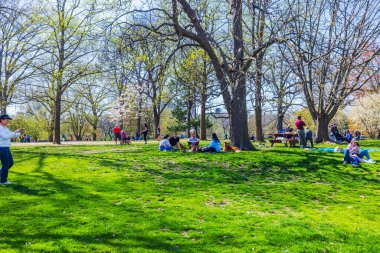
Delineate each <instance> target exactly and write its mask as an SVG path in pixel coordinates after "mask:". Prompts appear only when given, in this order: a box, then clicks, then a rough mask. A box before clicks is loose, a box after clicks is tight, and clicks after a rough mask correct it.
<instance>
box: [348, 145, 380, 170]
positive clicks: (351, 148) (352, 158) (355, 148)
mask: <svg viewBox="0 0 380 253" xmlns="http://www.w3.org/2000/svg"><path fill="white" fill-rule="evenodd" d="M363 157H366V158H367V161H368V162H371V163H374V160H372V159H371V157H370V156H369V153H368V150H362V151H360V145H359V142H358V140H356V139H354V140H352V141H351V143H350V144H348V146H347V149H346V150H344V158H343V164H347V163H352V166H353V167H359V163H361V162H363V161H364V160H363Z"/></svg>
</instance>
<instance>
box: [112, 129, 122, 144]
mask: <svg viewBox="0 0 380 253" xmlns="http://www.w3.org/2000/svg"><path fill="white" fill-rule="evenodd" d="M113 133H114V134H115V143H116V145H117V140H119V141H120V144H121V134H120V133H121V128H120V126H119V125H116V126H115V127H114V128H113Z"/></svg>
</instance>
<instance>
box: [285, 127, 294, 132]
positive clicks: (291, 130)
mask: <svg viewBox="0 0 380 253" xmlns="http://www.w3.org/2000/svg"><path fill="white" fill-rule="evenodd" d="M285 132H287V133H291V132H293V128H291V127H290V125H289V126H288V127H287V128H286V129H285Z"/></svg>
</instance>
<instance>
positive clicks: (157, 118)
mask: <svg viewBox="0 0 380 253" xmlns="http://www.w3.org/2000/svg"><path fill="white" fill-rule="evenodd" d="M153 120H154V137H153V138H154V139H156V137H157V134H158V127H159V126H160V113H159V112H158V108H157V106H156V105H153ZM160 134H161V133H160Z"/></svg>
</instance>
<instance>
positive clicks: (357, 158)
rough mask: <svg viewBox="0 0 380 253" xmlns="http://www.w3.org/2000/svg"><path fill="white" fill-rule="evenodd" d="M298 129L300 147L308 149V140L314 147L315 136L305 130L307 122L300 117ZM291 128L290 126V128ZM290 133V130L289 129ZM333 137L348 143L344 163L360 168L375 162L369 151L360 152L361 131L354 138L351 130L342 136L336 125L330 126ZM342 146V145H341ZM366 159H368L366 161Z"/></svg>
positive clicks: (298, 118)
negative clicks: (367, 163) (361, 164)
mask: <svg viewBox="0 0 380 253" xmlns="http://www.w3.org/2000/svg"><path fill="white" fill-rule="evenodd" d="M295 125H296V128H297V132H298V136H299V138H300V146H301V148H307V147H308V146H307V140H310V141H311V147H313V136H312V133H311V131H310V130H309V129H307V128H306V129H307V130H306V132H305V130H304V127H305V126H306V124H305V122H303V121H302V117H301V116H298V117H297V120H296V123H295ZM289 128H290V126H289ZM287 131H288V129H287ZM291 131H293V129H291V130H290V129H289V132H291ZM330 131H331V135H333V136H334V137H335V138H336V140H338V141H346V142H348V143H349V144H348V146H347V149H344V150H343V151H344V158H343V163H344V164H347V163H351V164H352V165H353V166H354V167H358V166H359V163H361V162H370V163H374V162H375V161H374V160H372V159H371V157H370V155H369V152H368V150H360V144H359V140H360V139H361V133H360V131H354V136H353V135H352V134H351V133H350V131H349V130H347V131H346V133H345V135H344V136H342V135H341V134H340V133H339V129H338V126H337V125H336V124H335V123H334V124H332V125H331V126H330ZM338 143H339V142H338ZM339 144H341V143H339ZM364 157H365V158H367V159H366V160H364Z"/></svg>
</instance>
